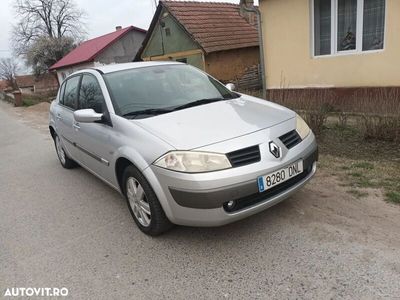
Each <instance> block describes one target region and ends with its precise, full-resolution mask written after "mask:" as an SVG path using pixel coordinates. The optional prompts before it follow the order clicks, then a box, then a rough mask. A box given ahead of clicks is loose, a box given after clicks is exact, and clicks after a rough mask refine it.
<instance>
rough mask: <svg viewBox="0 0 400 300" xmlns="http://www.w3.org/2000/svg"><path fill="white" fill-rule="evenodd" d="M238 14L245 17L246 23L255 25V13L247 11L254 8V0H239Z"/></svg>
mask: <svg viewBox="0 0 400 300" xmlns="http://www.w3.org/2000/svg"><path fill="white" fill-rule="evenodd" d="M239 7H240V15H241V16H242V17H243V18H245V19H246V21H247V22H248V23H250V24H251V25H253V26H255V25H257V15H256V13H254V12H251V11H248V10H249V9H250V10H251V9H253V8H254V0H240V3H239Z"/></svg>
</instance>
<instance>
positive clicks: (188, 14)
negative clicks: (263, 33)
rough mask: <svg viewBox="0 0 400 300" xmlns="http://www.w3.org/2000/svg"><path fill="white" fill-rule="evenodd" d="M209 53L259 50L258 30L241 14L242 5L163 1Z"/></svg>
mask: <svg viewBox="0 0 400 300" xmlns="http://www.w3.org/2000/svg"><path fill="white" fill-rule="evenodd" d="M160 2H161V3H162V4H163V5H164V6H165V7H166V8H167V9H168V10H169V11H170V12H171V14H172V15H173V16H174V17H175V18H176V19H177V20H178V21H179V22H180V23H181V24H182V25H183V27H184V28H185V29H186V31H187V32H188V33H189V34H190V35H191V36H192V37H193V39H194V40H195V41H196V42H197V43H199V45H200V46H201V47H202V48H203V49H204V51H205V52H207V53H210V52H215V51H222V50H230V49H237V48H245V47H252V46H258V33H257V29H256V27H254V26H252V25H250V24H249V23H248V22H247V21H246V19H245V18H243V17H242V16H241V15H240V14H239V5H237V4H231V3H216V2H192V1H160Z"/></svg>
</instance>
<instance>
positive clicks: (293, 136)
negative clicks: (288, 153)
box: [279, 130, 301, 149]
mask: <svg viewBox="0 0 400 300" xmlns="http://www.w3.org/2000/svg"><path fill="white" fill-rule="evenodd" d="M279 139H280V140H281V141H282V143H283V144H284V145H285V146H286V148H288V149H290V148H293V147H294V146H296V145H297V144H298V143H300V142H301V137H300V135H299V134H298V133H297V131H296V130H292V131H289V132H288V133H286V134H284V135H282V136H280V137H279Z"/></svg>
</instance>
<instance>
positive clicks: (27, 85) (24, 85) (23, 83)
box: [15, 75, 35, 94]
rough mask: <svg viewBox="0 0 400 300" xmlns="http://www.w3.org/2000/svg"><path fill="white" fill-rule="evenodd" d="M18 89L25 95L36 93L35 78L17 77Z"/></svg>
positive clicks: (28, 76)
mask: <svg viewBox="0 0 400 300" xmlns="http://www.w3.org/2000/svg"><path fill="white" fill-rule="evenodd" d="M15 81H16V83H17V86H18V88H19V89H20V91H21V93H23V94H32V93H34V92H35V76H33V75H21V76H15Z"/></svg>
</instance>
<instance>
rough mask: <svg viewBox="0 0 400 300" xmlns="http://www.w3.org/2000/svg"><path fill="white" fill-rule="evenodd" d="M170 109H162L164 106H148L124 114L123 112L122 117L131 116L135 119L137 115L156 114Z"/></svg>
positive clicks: (164, 112)
mask: <svg viewBox="0 0 400 300" xmlns="http://www.w3.org/2000/svg"><path fill="white" fill-rule="evenodd" d="M172 111H173V110H171V109H164V108H149V109H144V110H138V111H132V112H129V113H126V114H123V115H122V116H123V117H132V118H131V119H135V117H137V116H156V115H161V114H166V113H169V112H172Z"/></svg>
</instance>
